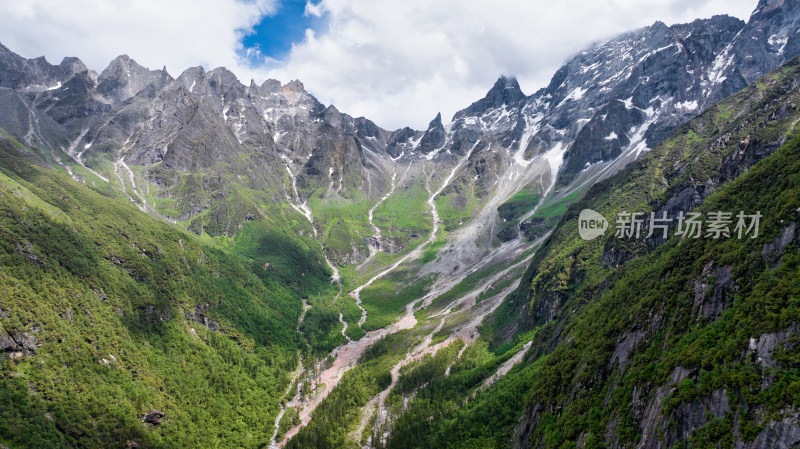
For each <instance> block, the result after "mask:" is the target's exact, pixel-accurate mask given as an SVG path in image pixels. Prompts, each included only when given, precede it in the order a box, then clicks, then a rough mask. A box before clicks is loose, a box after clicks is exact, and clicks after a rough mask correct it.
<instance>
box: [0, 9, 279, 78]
mask: <svg viewBox="0 0 800 449" xmlns="http://www.w3.org/2000/svg"><path fill="white" fill-rule="evenodd" d="M274 4H275V0H248V1H247V2H242V1H238V0H125V1H120V0H70V1H59V0H23V1H20V0H0V17H2V18H3V25H2V26H1V27H0V42H2V43H3V44H4V45H5V46H6V47H9V48H10V49H11V50H12V51H14V52H16V53H19V54H21V55H22V56H25V57H27V58H32V57H37V56H42V55H45V56H46V57H47V59H48V61H50V63H52V64H58V63H59V62H60V61H61V59H62V58H63V57H65V56H77V57H79V58H80V59H81V60H82V61H83V62H84V63H85V64H86V65H87V66H88V67H89V68H92V69H95V70H97V71H101V70H102V69H103V68H105V67H106V66H107V65H108V63H109V62H110V61H111V60H112V59H113V58H115V57H116V56H118V55H120V54H123V53H125V54H128V55H129V56H130V57H131V58H133V59H135V60H136V61H137V62H138V63H140V64H142V65H144V66H146V67H150V68H154V69H160V68H161V67H162V66H163V65H166V66H167V70H168V71H169V72H170V73H171V74H172V75H173V76H177V75H179V74H180V73H181V72H183V70H185V69H186V68H188V67H191V66H197V65H203V66H205V67H206V68H214V67H217V66H226V67H228V68H230V69H231V70H234V71H235V72H237V73H238V74H241V75H250V74H251V72H252V71H251V70H249V69H248V67H247V64H246V62H245V60H243V59H242V58H240V57H239V56H238V54H239V53H240V52H241V51H242V50H243V49H242V45H241V38H242V35H243V34H242V33H243V31H242V30H247V29H250V28H252V27H253V26H254V25H256V24H257V23H258V22H259V21H260V20H261V19H262V18H263V17H264V16H265V15H267V14H269V13H270V12H271V11H272V10H273V8H274ZM262 72H263V70H262ZM261 77H263V73H262V74H261Z"/></svg>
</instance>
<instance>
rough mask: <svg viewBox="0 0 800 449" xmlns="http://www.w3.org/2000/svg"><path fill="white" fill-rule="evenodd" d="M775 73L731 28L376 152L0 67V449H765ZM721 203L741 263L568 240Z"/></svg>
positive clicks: (359, 134) (235, 116)
mask: <svg viewBox="0 0 800 449" xmlns="http://www.w3.org/2000/svg"><path fill="white" fill-rule="evenodd" d="M798 54H800V4H799V3H798V2H797V1H794V0H761V1H760V2H759V3H758V5H757V6H756V9H755V10H754V11H753V13H752V15H751V17H750V19H749V20H748V21H747V22H744V21H741V20H739V19H736V18H733V17H729V16H714V17H712V18H709V19H698V20H696V21H694V22H691V23H688V24H676V25H671V26H668V25H666V24H664V23H661V22H656V23H654V24H653V25H651V26H648V27H645V28H642V29H638V30H635V31H632V32H629V33H626V34H623V35H621V36H617V37H614V38H612V39H609V40H608V41H606V42H602V43H598V44H596V45H593V46H591V47H590V48H587V49H586V50H584V51H582V52H580V53H578V54H577V55H574V56H573V57H572V58H570V59H569V60H568V61H567V62H566V63H564V65H562V66H561V68H560V69H559V70H558V71H556V73H555V74H554V76H553V77H552V79H551V81H550V83H549V84H548V85H547V86H546V87H544V88H542V89H539V90H538V91H536V92H534V93H532V94H530V95H526V94H525V93H524V92H523V91H522V89H521V87H520V85H519V83H518V82H517V80H516V79H515V78H513V77H509V76H501V77H500V78H499V79H498V80H497V81H496V82H495V84H494V85H493V86H492V87H491V89H489V90H488V92H487V94H486V96H485V97H484V98H482V99H479V100H477V101H475V102H474V103H472V104H471V105H469V106H467V107H466V108H464V109H462V110H461V111H458V112H457V113H456V114H455V115H454V116H453V117H452V119H450V120H449V121H444V120H443V118H442V116H441V114H438V115H437V116H436V117H435V118H433V120H431V122H430V124H429V125H428V128H427V129H425V130H414V129H411V128H402V129H398V130H394V131H390V130H385V129H383V128H381V127H380V126H378V125H377V124H376V123H374V122H372V121H370V120H369V119H368V118H364V117H358V118H354V117H352V116H350V115H348V114H346V113H344V112H340V111H339V110H338V109H337V108H336V107H334V106H332V105H330V106H326V105H324V104H322V103H320V102H319V101H318V100H317V99H316V98H314V96H313V95H311V94H310V93H309V92H308V91H306V89H305V86H304V85H303V84H302V83H301V82H300V81H297V80H295V81H291V82H289V83H288V84H282V83H281V82H280V81H277V80H266V81H264V82H263V83H262V84H260V85H259V84H257V83H256V82H255V81H251V82H250V83H249V85H245V84H243V83H241V82H240V81H239V80H238V79H237V78H236V76H235V75H234V74H233V73H232V72H230V71H229V70H227V69H225V68H217V69H214V70H211V71H206V70H205V69H204V68H203V67H194V68H190V69H187V70H186V71H184V72H183V73H181V74H180V75H179V76H177V77H173V76H172V75H171V74H169V73H168V72H167V71H166V69H162V70H150V69H148V68H145V67H142V66H141V65H139V64H138V63H136V62H135V61H134V60H132V59H131V58H129V57H128V56H126V55H123V56H119V57H117V58H116V59H114V60H113V61H112V62H111V63H110V64H109V66H108V67H107V68H105V69H104V70H103V71H102V72H101V73H99V74H98V73H96V72H94V71H92V70H90V69H89V68H87V67H86V66H85V65H84V64H83V63H82V62H81V61H80V60H79V59H77V58H65V59H64V60H63V61H62V62H61V63H60V64H58V65H52V64H50V63H49V62H48V61H46V60H45V59H44V58H37V59H25V58H23V57H21V56H19V55H17V54H15V53H13V51H11V50H9V49H7V48H6V47H4V46H2V45H0V104H2V105H3V106H2V107H0V150H2V151H1V152H0V157H2V163H0V187H2V189H3V194H2V196H0V204H2V209H3V210H4V213H5V214H4V215H3V217H4V218H3V219H2V222H3V227H2V233H3V235H4V238H3V246H2V248H3V250H2V251H3V252H2V255H1V256H0V267H1V269H0V285H1V286H2V287H1V288H2V290H0V297H2V298H4V299H3V300H2V303H0V351H2V363H3V365H2V376H3V390H2V392H0V394H2V395H3V397H4V402H5V403H7V404H10V406H9V407H8V408H7V410H6V411H4V412H3V416H4V418H5V421H6V423H7V424H5V425H2V426H0V443H3V444H6V445H7V446H8V447H57V446H58V447H60V446H64V447H108V445H117V446H124V445H128V447H139V446H141V447H174V446H181V445H183V446H187V445H194V446H200V447H205V446H212V445H217V446H219V445H221V446H227V447H230V446H248V447H249V446H254V447H266V446H273V445H285V446H286V447H351V446H352V447H356V446H357V447H361V446H365V447H505V446H513V447H573V446H578V447H647V448H651V447H652V448H656V447H742V448H744V447H753V448H756V447H764V448H766V447H786V448H790V447H795V446H796V445H797V444H798V442H800V426H799V425H798V423H797V412H796V410H797V407H800V404H797V403H796V399H795V398H796V397H797V394H795V393H797V391H800V390H797V388H798V387H797V385H800V384H799V383H798V379H797V352H796V348H797V346H796V339H797V336H796V333H797V320H798V316H797V310H798V309H797V307H798V304H797V303H796V300H797V298H798V297H800V291H799V290H798V285H797V281H796V280H795V277H796V276H793V273H794V274H796V272H797V260H796V257H795V256H794V254H795V253H796V248H797V244H798V234H797V229H796V226H795V225H794V223H795V222H796V221H797V218H798V217H797V215H798V211H800V205H798V204H796V202H797V201H796V198H798V196H797V195H796V189H797V185H798V182H797V181H798V180H797V173H796V172H797V170H796V169H797V154H796V153H797V148H798V146H797V139H796V136H797V130H796V125H797V123H798V118H799V117H800V115H798V114H800V112H798V111H797V103H798V99H800V98H798V91H799V89H798V84H800V71H799V70H800V69H798V62H797V59H796V57H797V56H798ZM723 206H724V207H726V208H732V209H731V210H734V209H735V210H736V211H737V212H738V211H739V210H750V209H752V208H759V210H760V211H761V212H763V213H764V230H762V232H761V235H760V236H759V237H758V238H757V239H754V240H753V241H746V242H740V241H737V240H729V241H726V242H718V241H707V240H702V241H691V240H682V239H680V238H661V239H659V238H651V239H646V240H642V241H626V240H621V239H618V238H615V237H614V236H613V235H605V236H603V237H602V238H600V239H597V240H593V241H592V242H585V241H583V240H582V239H579V238H578V236H577V224H578V216H579V213H580V211H581V210H583V209H592V210H594V211H597V212H599V213H601V214H603V216H605V217H609V218H610V217H612V215H613V214H616V213H619V212H620V211H626V210H627V211H628V212H630V211H637V212H640V213H641V214H642V216H649V214H650V212H654V213H656V214H658V215H659V216H662V214H665V213H666V214H668V215H669V216H677V215H678V214H679V213H684V214H685V213H689V212H692V211H698V210H699V211H704V212H706V213H707V212H710V211H713V210H721V208H723ZM715 207H716V208H719V209H713V208H715ZM93 386H95V387H96V388H92V387H93ZM194 392H200V394H201V396H202V398H203V401H204V402H205V403H206V406H205V407H203V406H200V405H199V404H198V401H197V400H196V398H194V397H193V393H194ZM428 417H430V419H428ZM15 429H26V430H25V432H22V431H18V430H15ZM31 435H36V436H37V437H36V438H32V437H31ZM284 437H285V439H284ZM725 438H727V439H725ZM281 440H283V441H281ZM715 442H716V443H715ZM720 442H721V443H720ZM715 444H716V446H715Z"/></svg>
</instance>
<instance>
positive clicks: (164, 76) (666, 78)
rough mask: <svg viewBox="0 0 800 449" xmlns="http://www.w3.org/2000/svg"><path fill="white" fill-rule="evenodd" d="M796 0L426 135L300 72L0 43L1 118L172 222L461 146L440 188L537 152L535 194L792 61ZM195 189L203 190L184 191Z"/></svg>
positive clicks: (364, 177)
mask: <svg viewBox="0 0 800 449" xmlns="http://www.w3.org/2000/svg"><path fill="white" fill-rule="evenodd" d="M797 1H798V0H774V1H773V0H770V1H767V0H762V2H761V3H759V6H758V8H757V10H756V11H755V12H754V14H753V17H752V18H751V19H750V20H749V21H748V22H747V23H744V22H742V21H740V20H738V19H735V18H732V17H727V16H715V17H713V18H710V19H705V20H697V21H694V22H692V23H689V24H683V25H673V26H667V25H665V24H663V23H660V22H656V23H655V24H653V25H651V26H649V27H646V28H643V29H640V30H637V31H634V32H631V33H627V34H624V35H622V36H619V37H616V38H613V39H611V40H609V41H607V42H605V43H602V44H599V45H596V46H593V47H592V48H590V49H587V50H586V51H583V52H581V53H579V54H577V55H575V56H574V57H573V58H571V59H570V60H569V61H568V62H567V63H565V64H564V65H563V66H562V67H561V68H560V69H559V70H558V71H557V72H556V74H555V75H554V76H553V78H552V80H551V82H550V83H549V85H548V86H547V87H546V88H543V89H540V90H539V91H537V92H535V93H533V94H532V95H530V96H526V95H525V94H524V93H523V91H522V90H521V88H520V86H519V83H518V82H517V80H516V79H515V78H513V77H506V76H502V77H500V78H499V79H498V80H497V81H496V82H495V83H494V85H493V86H492V88H491V89H490V90H489V91H488V92H487V94H486V96H485V97H484V98H482V99H480V100H478V101H476V102H474V103H473V104H471V105H470V106H468V107H467V108H465V109H463V110H461V111H459V112H458V113H456V114H455V116H454V117H453V120H452V121H451V122H450V123H443V121H442V119H441V116H437V117H436V118H435V119H434V120H433V121H431V123H430V125H429V126H428V129H427V130H425V131H419V130H413V129H411V128H402V129H399V130H396V131H394V132H389V131H387V130H383V129H381V128H380V127H379V126H377V125H376V124H375V123H372V122H370V121H369V120H367V119H364V118H359V119H354V118H352V117H350V116H348V115H347V114H344V113H342V112H340V111H338V110H337V109H336V108H335V107H333V106H327V107H326V106H324V105H322V104H321V103H319V102H318V101H317V100H316V99H315V98H314V97H313V96H312V95H310V94H308V92H306V90H305V88H304V86H303V84H302V83H301V82H300V81H297V80H295V81H292V82H289V83H288V84H286V85H281V83H280V82H278V81H276V80H266V81H265V82H263V83H262V84H261V85H260V86H259V85H258V84H256V83H255V82H254V81H252V82H251V83H250V84H249V85H244V84H242V83H241V82H239V80H238V79H236V77H235V76H234V74H233V73H231V72H230V71H229V70H227V69H225V68H218V69H215V70H212V71H210V72H206V71H205V70H204V69H203V68H202V67H194V68H190V69H188V70H186V71H184V72H183V73H182V74H181V75H180V76H178V77H177V79H173V78H172V77H171V76H170V75H169V74H168V73H167V72H166V70H160V71H159V70H149V69H147V68H144V67H142V66H141V65H139V64H137V63H136V62H135V61H134V60H132V59H131V58H130V57H128V56H125V55H123V56H120V57H118V58H116V59H114V60H113V61H112V62H111V64H110V65H109V66H108V67H107V68H106V69H105V70H103V71H102V73H101V74H100V75H99V76H97V75H95V74H93V72H91V71H88V70H86V67H85V66H84V65H83V64H82V63H81V62H80V61H79V60H77V59H75V58H65V59H64V61H63V62H62V63H61V64H60V65H58V66H53V65H51V64H49V63H48V62H47V61H46V60H44V58H38V59H33V60H28V59H25V58H22V57H20V56H18V55H15V54H14V53H13V52H11V51H10V50H8V49H7V48H5V47H2V46H0V98H1V99H2V100H3V101H4V104H9V105H12V106H11V108H10V109H11V110H7V111H2V112H0V126H2V127H4V128H6V129H9V130H11V131H12V132H14V133H16V134H18V135H19V136H25V137H26V138H27V139H34V140H37V141H42V142H44V144H45V146H46V147H48V148H47V150H48V151H50V152H53V153H58V152H59V151H63V152H64V153H67V155H68V156H69V157H72V158H73V159H75V160H76V161H77V162H79V163H80V164H82V165H85V166H86V167H87V168H89V169H92V170H100V171H102V170H103V167H108V166H109V165H113V167H114V168H113V170H114V171H113V173H110V172H108V171H104V172H103V173H105V175H106V177H110V178H109V179H110V180H111V182H116V181H117V179H118V178H119V179H120V182H121V183H122V184H125V185H128V187H130V188H132V187H133V185H132V184H131V182H132V181H131V180H133V178H132V176H133V175H132V174H130V175H129V174H128V172H127V170H128V169H130V167H139V168H138V169H136V170H133V169H131V170H132V171H131V173H133V172H134V171H135V172H136V173H138V175H137V176H140V178H141V179H140V180H139V182H140V183H141V182H142V180H146V182H148V183H150V185H152V186H155V187H156V188H158V189H159V192H158V195H159V197H160V198H164V197H168V198H172V199H174V200H176V202H177V209H178V211H179V215H178V216H170V218H173V219H180V220H190V219H192V218H193V217H196V216H199V215H201V214H202V213H203V212H204V211H207V210H211V209H214V208H216V207H222V206H221V203H222V200H223V199H224V198H225V197H227V196H228V195H230V194H231V193H232V192H233V191H234V190H235V189H234V188H233V186H232V185H231V179H233V178H234V177H235V178H236V179H237V181H236V182H237V183H240V184H242V185H244V186H246V187H247V188H254V189H259V190H260V191H263V192H266V193H265V196H266V197H269V199H268V201H271V202H276V203H280V202H283V201H285V200H286V198H287V197H292V198H293V200H296V201H297V202H298V203H302V202H303V201H305V200H307V199H308V196H309V195H312V194H314V193H313V192H320V191H321V190H322V191H325V192H326V193H325V194H326V195H344V196H346V195H349V193H348V191H350V190H351V189H357V188H362V187H364V186H366V188H367V190H368V192H367V196H368V197H369V198H372V199H375V198H378V197H380V194H381V193H382V192H383V191H384V190H385V188H386V187H387V179H389V178H390V177H391V176H390V174H389V173H390V172H391V166H392V165H393V164H394V163H395V161H394V160H400V159H402V158H406V159H409V160H413V159H418V158H423V157H424V158H428V159H430V160H431V161H433V163H440V162H441V163H445V164H450V165H452V164H453V163H454V162H455V161H456V160H457V158H459V157H462V156H464V155H466V154H468V153H469V152H470V151H473V153H472V154H471V157H470V158H469V160H468V161H467V163H466V164H465V166H464V169H463V170H461V171H460V172H459V173H458V175H457V176H456V177H455V178H454V179H453V187H451V190H448V191H445V192H443V194H452V193H456V195H460V193H459V192H463V191H467V190H468V191H470V192H474V193H473V194H474V195H475V196H477V198H478V199H479V200H480V199H483V198H485V197H486V196H487V195H489V194H490V192H492V188H493V186H495V185H496V184H497V182H498V179H500V178H502V176H503V174H504V171H505V170H507V169H508V168H509V167H510V166H512V165H515V164H526V163H528V162H529V161H530V160H531V159H533V158H539V159H540V160H547V161H549V163H550V168H551V171H552V173H549V174H544V175H542V178H541V179H539V180H536V181H537V182H538V183H539V184H540V185H541V190H546V189H547V183H551V184H553V187H554V188H556V190H558V189H560V188H562V187H564V186H567V185H568V184H569V183H571V182H572V181H574V180H576V179H585V178H587V177H590V176H594V175H595V174H597V175H598V176H599V171H600V170H601V169H603V168H606V167H608V165H609V164H611V163H612V161H622V162H621V163H620V164H618V165H614V166H613V167H612V169H611V170H605V171H604V172H603V173H602V176H607V175H609V174H611V173H613V172H614V171H615V170H617V169H618V168H620V167H621V166H623V165H624V162H626V161H630V160H633V159H634V158H635V157H637V156H638V155H640V154H641V153H643V152H645V151H647V150H648V148H651V147H653V146H654V145H655V144H657V143H658V142H660V141H661V140H662V139H663V138H665V137H666V136H667V135H668V133H669V132H671V131H672V130H673V129H675V128H676V127H677V126H679V125H681V124H683V123H684V122H686V121H687V120H688V119H690V118H693V117H694V116H696V115H697V114H699V113H700V111H702V110H703V109H704V108H705V107H707V106H709V105H710V104H713V102H714V101H716V100H718V99H720V98H722V97H723V96H726V95H727V94H729V93H732V92H734V91H736V90H738V89H740V88H742V87H743V86H744V85H745V84H746V83H747V82H748V81H750V80H752V79H753V78H754V77H755V76H757V75H759V74H761V73H765V72H767V71H769V70H772V69H774V68H775V67H777V65H778V64H780V63H781V62H783V61H786V60H787V59H789V58H791V57H793V56H795V55H796V54H797V53H798V52H800V47H799V46H798V37H797V36H798V33H797V28H798V20H800V19H799V18H800V12H798V11H800V8H798V7H797ZM48 89H50V90H48ZM29 111H32V112H29ZM478 142H483V144H482V145H477V143H478ZM401 162H402V161H401ZM287 165H288V166H289V167H290V169H291V172H292V173H294V174H296V176H297V179H296V185H297V189H298V190H297V193H296V194H295V193H294V192H293V191H290V190H291V189H289V190H287V187H286V183H285V179H284V178H285V176H286V166H287ZM126 167H127V168H126ZM106 170H107V169H106ZM188 174H191V175H193V176H191V177H187V176H185V175H188ZM198 176H199V177H198ZM556 176H558V178H557V179H556ZM128 178H130V180H127V181H126V179H128ZM593 179H595V178H593ZM597 179H599V178H597ZM554 180H556V181H557V182H553V181H554ZM534 181H535V180H531V181H530V182H534ZM197 188H199V189H211V190H212V191H213V193H210V194H209V195H195V194H194V193H196V190H193V189H197ZM459 189H460V190H459ZM317 194H319V193H317ZM295 195H297V198H295ZM141 196H142V197H143V196H144V195H141ZM131 198H132V200H133V201H134V202H137V203H138V204H139V205H140V207H143V208H145V209H146V208H147V205H145V204H143V200H141V199H139V198H137V197H134V196H132V197H131ZM462 200H463V198H461V197H457V198H456V201H462ZM462 202H463V201H462ZM226 207H228V206H226ZM223 209H224V208H223ZM223 209H219V211H218V213H219V214H220V215H218V216H217V215H216V213H215V214H211V216H215V217H216V218H214V219H213V221H215V222H218V225H216V226H214V227H213V228H210V229H206V230H212V232H221V233H235V232H236V230H237V229H238V227H239V226H240V225H241V223H242V221H241V220H244V219H245V217H247V216H255V215H257V211H256V210H255V209H256V208H255V206H254V205H252V204H251V205H243V206H242V207H241V208H240V207H238V206H237V207H236V208H235V209H237V210H236V211H231V210H230V208H229V207H228V209H226V210H227V211H224V210H223ZM239 209H242V210H241V211H240V210H239ZM245 210H246V211H245ZM234 217H236V218H234ZM209 220H210V219H209ZM205 221H207V220H206V219H204V223H205ZM222 223H224V224H222ZM206 224H208V223H206ZM192 229H194V230H196V231H198V232H200V231H201V230H202V229H203V226H200V225H199V224H198V225H196V226H195V225H193V227H192ZM509 235H510V236H511V237H513V236H514V233H513V232H510V234H509Z"/></svg>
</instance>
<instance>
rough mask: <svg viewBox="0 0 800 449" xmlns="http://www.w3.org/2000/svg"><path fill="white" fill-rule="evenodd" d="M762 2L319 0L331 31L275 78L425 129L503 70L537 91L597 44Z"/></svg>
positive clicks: (311, 41)
mask: <svg viewBox="0 0 800 449" xmlns="http://www.w3.org/2000/svg"><path fill="white" fill-rule="evenodd" d="M755 4H756V1H755V0H598V1H592V2H586V1H584V0H561V1H558V2H544V1H531V0H436V1H430V0H404V1H402V2H398V1H395V0H369V1H363V0H322V1H321V2H320V3H317V4H314V5H313V7H307V11H313V13H314V14H317V15H318V14H320V13H323V12H324V13H327V14H328V17H329V19H330V24H329V25H330V29H329V30H328V31H327V32H325V33H324V34H322V35H313V34H311V35H308V37H307V39H306V40H305V41H304V42H302V43H299V44H298V45H296V46H294V48H293V49H292V51H291V52H290V54H289V56H288V58H287V60H286V61H285V63H284V64H283V65H282V66H280V67H278V68H276V69H274V70H272V71H271V73H270V74H271V75H272V76H273V77H275V78H278V79H290V78H299V79H301V80H302V81H303V82H304V84H305V86H306V88H307V89H309V90H310V91H312V93H314V94H315V95H316V96H317V97H318V98H319V99H320V101H322V102H324V103H333V104H335V105H336V106H337V107H338V108H339V109H341V110H343V111H346V112H348V113H350V114H351V115H364V116H366V117H368V118H371V119H372V120H374V121H376V122H377V123H378V124H379V125H381V126H384V127H387V128H390V129H394V128H397V127H400V126H405V125H411V126H412V127H415V128H424V127H425V126H427V123H428V121H429V120H430V119H431V118H433V117H434V116H435V115H436V113H437V112H439V111H441V112H442V113H443V116H444V118H445V120H447V119H449V118H450V117H452V115H453V114H454V113H455V112H456V111H457V110H459V109H462V108H464V107H466V106H468V105H469V103H470V102H472V101H475V100H477V99H479V98H481V97H482V96H483V95H484V94H485V93H486V91H487V90H488V89H489V88H490V87H491V85H492V83H493V82H494V81H495V79H496V78H497V77H498V76H499V75H500V74H509V75H516V76H517V77H518V79H519V81H520V84H521V85H522V88H523V90H524V91H525V92H526V93H527V94H530V93H532V92H533V91H534V90H535V89H537V88H539V87H542V86H544V85H546V84H547V82H549V79H550V77H551V76H552V74H553V73H554V72H555V70H556V69H557V68H558V66H559V65H560V64H561V63H563V62H564V61H565V60H566V59H567V58H568V57H569V56H571V55H573V54H575V53H577V52H578V51H580V50H581V49H583V48H585V47H586V46H587V45H589V44H590V43H592V42H596V41H598V40H602V39H605V38H608V37H610V36H613V35H616V34H619V33H622V32H625V31H628V30H632V29H635V28H638V27H641V26H645V25H650V24H652V23H653V22H655V21H656V20H661V21H664V22H666V23H668V24H671V23H681V22H687V21H691V20H693V19H695V18H701V17H710V16H711V15H714V14H721V13H727V14H730V15H735V16H737V17H740V18H744V19H746V18H747V17H748V16H749V14H750V12H751V11H752V9H754V8H755Z"/></svg>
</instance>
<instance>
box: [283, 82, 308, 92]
mask: <svg viewBox="0 0 800 449" xmlns="http://www.w3.org/2000/svg"><path fill="white" fill-rule="evenodd" d="M283 90H285V91H288V92H295V93H306V88H305V86H303V83H302V82H301V81H300V80H292V81H289V83H288V84H286V85H285V86H283Z"/></svg>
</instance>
